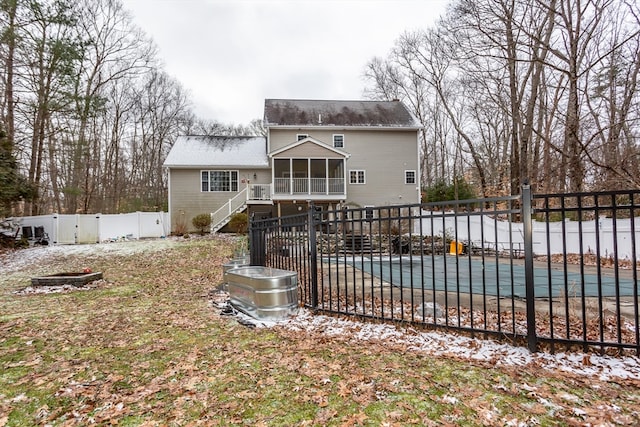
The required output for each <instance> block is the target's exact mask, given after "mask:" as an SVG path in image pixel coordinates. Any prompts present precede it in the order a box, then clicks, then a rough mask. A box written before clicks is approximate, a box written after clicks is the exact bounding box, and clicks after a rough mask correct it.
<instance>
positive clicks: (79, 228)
mask: <svg viewBox="0 0 640 427" xmlns="http://www.w3.org/2000/svg"><path fill="white" fill-rule="evenodd" d="M16 219H17V220H19V221H20V223H21V226H25V227H28V226H31V227H44V231H45V233H47V235H48V236H49V243H51V244H74V243H97V242H101V241H113V240H122V239H141V238H154V237H156V238H159V237H164V236H166V235H167V234H168V233H169V227H170V221H169V214H168V213H167V212H134V213H128V214H106V215H102V214H90V215H80V214H77V215H61V214H52V215H40V216H27V217H22V218H16Z"/></svg>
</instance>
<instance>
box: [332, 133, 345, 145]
mask: <svg viewBox="0 0 640 427" xmlns="http://www.w3.org/2000/svg"><path fill="white" fill-rule="evenodd" d="M333 147H334V148H344V135H342V134H334V135H333Z"/></svg>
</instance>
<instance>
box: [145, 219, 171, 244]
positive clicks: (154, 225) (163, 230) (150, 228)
mask: <svg viewBox="0 0 640 427" xmlns="http://www.w3.org/2000/svg"><path fill="white" fill-rule="evenodd" d="M138 215H140V220H139V224H140V231H139V236H140V238H141V239H144V238H147V237H162V236H166V235H167V234H168V233H169V227H170V225H171V224H170V221H169V217H168V214H166V213H164V212H138Z"/></svg>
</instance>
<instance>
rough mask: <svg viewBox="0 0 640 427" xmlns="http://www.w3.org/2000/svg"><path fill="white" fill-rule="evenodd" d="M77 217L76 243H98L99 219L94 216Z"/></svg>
mask: <svg viewBox="0 0 640 427" xmlns="http://www.w3.org/2000/svg"><path fill="white" fill-rule="evenodd" d="M77 217H78V228H77V232H76V243H98V242H99V241H100V233H99V228H100V225H99V222H98V218H99V217H98V216H96V215H77Z"/></svg>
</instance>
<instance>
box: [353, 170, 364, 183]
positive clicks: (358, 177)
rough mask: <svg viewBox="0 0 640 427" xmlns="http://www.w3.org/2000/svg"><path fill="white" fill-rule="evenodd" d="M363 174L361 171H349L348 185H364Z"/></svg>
mask: <svg viewBox="0 0 640 427" xmlns="http://www.w3.org/2000/svg"><path fill="white" fill-rule="evenodd" d="M364 183H366V180H365V173H364V171H363V170H350V171H349V184H364Z"/></svg>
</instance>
